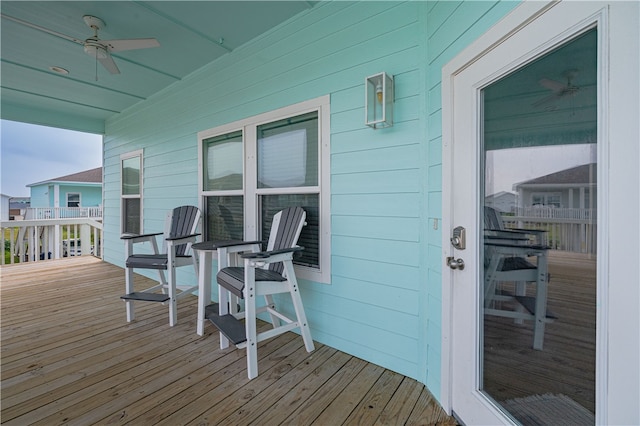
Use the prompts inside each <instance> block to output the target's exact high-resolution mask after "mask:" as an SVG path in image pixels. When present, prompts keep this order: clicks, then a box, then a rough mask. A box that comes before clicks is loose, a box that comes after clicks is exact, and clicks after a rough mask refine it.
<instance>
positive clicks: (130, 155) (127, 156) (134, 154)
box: [120, 149, 144, 235]
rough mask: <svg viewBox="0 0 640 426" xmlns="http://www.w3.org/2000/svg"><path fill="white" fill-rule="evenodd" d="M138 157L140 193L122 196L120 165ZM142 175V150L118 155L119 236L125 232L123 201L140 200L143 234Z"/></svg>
mask: <svg viewBox="0 0 640 426" xmlns="http://www.w3.org/2000/svg"><path fill="white" fill-rule="evenodd" d="M135 157H138V159H139V161H140V176H139V187H140V191H138V194H126V195H125V194H123V193H122V184H123V178H124V176H123V170H122V163H123V162H124V161H125V160H129V159H131V158H135ZM143 175H144V150H143V149H139V150H136V151H131V152H127V153H124V154H121V155H120V234H121V235H124V234H125V233H126V232H125V223H126V218H125V217H124V213H125V210H124V200H125V199H139V200H140V234H143V233H144V226H143V225H144V213H143V212H144V208H143V200H144V197H143V191H144V189H143V185H142V183H143V182H144V179H143Z"/></svg>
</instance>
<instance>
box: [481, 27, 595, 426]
mask: <svg viewBox="0 0 640 426" xmlns="http://www.w3.org/2000/svg"><path fill="white" fill-rule="evenodd" d="M596 53H597V34H596V29H592V30H590V31H588V32H586V33H584V34H581V35H580V36H579V37H577V38H575V39H573V40H571V41H569V42H567V43H565V44H564V45H562V46H560V47H558V48H556V49H554V50H553V51H551V52H549V53H547V54H546V55H544V56H543V57H541V58H538V59H537V60H536V61H534V62H532V63H529V64H528V65H526V66H524V67H523V68H521V69H519V70H517V71H516V72H513V73H511V74H509V75H507V76H506V77H504V78H502V79H500V80H499V81H497V82H495V83H493V84H491V85H490V86H488V87H486V88H485V89H484V90H483V92H482V99H483V121H482V123H483V144H484V151H483V152H484V158H483V159H482V161H483V162H484V167H483V168H484V194H482V195H483V196H482V197H480V200H481V206H480V207H481V208H480V209H479V211H480V212H481V214H483V215H484V217H483V218H482V219H481V223H482V220H484V231H481V232H483V235H482V237H483V241H484V252H483V263H484V269H483V270H481V273H482V274H483V276H481V277H480V282H481V283H483V295H484V298H483V301H482V305H483V306H482V312H483V313H484V315H483V319H484V327H483V328H484V333H483V345H482V346H481V348H483V353H482V354H481V355H482V356H481V359H482V366H483V371H482V387H483V390H484V391H485V392H486V393H487V395H488V396H489V397H491V398H492V399H494V400H495V401H496V402H498V404H499V405H500V406H501V407H502V408H503V409H504V410H505V411H508V412H509V413H510V414H511V415H513V416H514V417H515V418H516V419H517V420H518V421H520V422H521V423H523V424H525V425H526V424H562V423H567V422H571V423H573V424H589V423H591V424H593V423H594V412H595V339H596V333H595V323H596V256H597V253H596V225H597V220H596V219H597V218H596V211H597V206H596V200H597V180H596V175H597V173H596V170H597V159H596V152H597V150H596V145H597V118H596V117H597V91H596V81H597V56H596Z"/></svg>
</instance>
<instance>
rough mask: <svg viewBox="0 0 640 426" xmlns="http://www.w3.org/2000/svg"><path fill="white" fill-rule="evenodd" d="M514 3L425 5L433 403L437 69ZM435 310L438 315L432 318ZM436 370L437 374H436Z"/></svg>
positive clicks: (437, 336) (435, 386) (438, 269)
mask: <svg viewBox="0 0 640 426" xmlns="http://www.w3.org/2000/svg"><path fill="white" fill-rule="evenodd" d="M517 4H518V2H517V1H464V2H462V1H439V2H429V4H428V11H427V33H428V35H427V38H428V42H427V83H426V84H427V91H428V99H427V142H426V144H427V146H428V155H427V158H428V160H427V164H426V167H427V169H428V170H427V172H426V174H427V176H428V179H427V181H426V182H427V188H426V197H425V201H426V211H427V213H426V214H427V223H428V225H427V243H426V244H427V248H426V253H427V255H426V256H427V259H428V260H427V263H428V272H427V276H428V281H427V282H428V285H427V287H428V295H427V309H428V310H429V311H430V315H429V321H428V324H427V349H426V350H427V360H428V364H427V365H428V366H429V367H430V368H431V370H430V371H429V374H428V375H427V378H426V382H425V384H426V385H427V387H428V388H429V389H431V391H432V392H434V395H435V396H436V398H439V395H440V394H439V390H440V386H441V383H440V369H439V367H438V368H437V367H436V366H439V365H440V362H441V359H440V354H441V344H440V342H441V337H442V335H441V330H442V321H441V312H442V311H441V309H442V286H441V279H442V275H441V274H442V254H441V253H442V243H441V241H442V229H441V227H440V223H441V222H442V90H441V83H442V67H443V66H444V65H445V64H446V63H447V62H449V61H450V60H451V59H453V58H454V57H455V56H456V55H457V54H458V53H460V51H462V50H463V49H464V48H466V47H467V46H468V45H469V44H470V43H471V42H473V41H474V40H475V39H476V38H477V37H479V36H480V35H482V34H483V33H484V32H486V31H487V30H488V29H489V28H490V27H491V26H492V25H494V24H495V23H496V22H497V21H498V20H499V19H500V18H502V17H503V16H505V15H506V14H507V13H508V12H510V11H511V10H512V9H513V8H514V7H515V6H517ZM437 311H440V314H438V313H437ZM436 371H437V374H436Z"/></svg>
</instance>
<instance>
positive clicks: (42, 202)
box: [30, 184, 102, 207]
mask: <svg viewBox="0 0 640 426" xmlns="http://www.w3.org/2000/svg"><path fill="white" fill-rule="evenodd" d="M55 185H59V187H60V207H66V205H67V204H66V202H67V194H68V193H70V192H72V193H80V194H81V195H80V202H81V205H80V207H95V206H99V205H100V204H102V187H95V186H86V185H62V184H42V185H36V186H32V187H30V194H31V204H30V206H31V207H54V201H55V200H54V191H55V189H54V186H55Z"/></svg>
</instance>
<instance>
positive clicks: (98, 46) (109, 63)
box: [2, 13, 160, 79]
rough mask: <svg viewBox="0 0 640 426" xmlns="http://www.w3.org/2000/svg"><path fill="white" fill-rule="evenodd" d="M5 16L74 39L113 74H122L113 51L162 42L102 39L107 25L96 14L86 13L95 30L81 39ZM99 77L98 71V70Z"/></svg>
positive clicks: (70, 39)
mask: <svg viewBox="0 0 640 426" xmlns="http://www.w3.org/2000/svg"><path fill="white" fill-rule="evenodd" d="M2 17H3V18H6V19H10V20H12V21H14V22H17V23H19V24H22V25H25V26H28V27H30V28H34V29H36V30H40V31H42V32H45V33H47V34H51V35H54V36H56V37H60V38H63V39H65V40H69V41H72V42H74V43H77V44H80V45H82V46H83V47H84V52H85V53H86V54H88V55H89V56H91V57H93V58H96V62H100V63H101V64H102V66H103V67H105V68H106V70H107V71H109V72H110V73H111V74H120V70H119V69H118V66H117V65H116V63H115V61H114V60H113V58H112V57H111V52H121V51H124V50H134V49H147V48H151V47H159V46H160V43H158V40H156V39H155V38H134V39H118V40H101V39H100V38H99V37H98V31H100V30H101V29H102V28H104V27H106V24H105V23H104V21H103V20H102V19H100V18H98V17H96V16H92V15H84V16H83V17H82V19H83V20H84V22H85V24H87V26H88V27H89V28H91V29H92V30H93V36H91V37H89V38H87V39H86V40H81V39H78V38H75V37H71V36H68V35H66V34H62V33H59V32H57V31H53V30H50V29H48V28H44V27H41V26H39V25H36V24H32V23H31V22H27V21H23V20H22V19H18V18H14V17H12V16H8V15H5V14H4V13H3V14H2ZM96 79H97V71H96Z"/></svg>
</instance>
